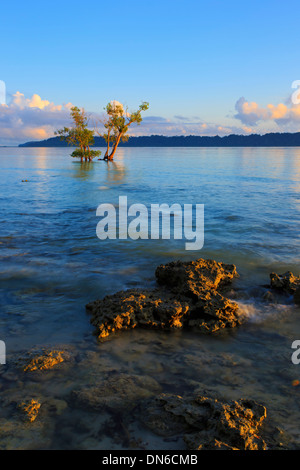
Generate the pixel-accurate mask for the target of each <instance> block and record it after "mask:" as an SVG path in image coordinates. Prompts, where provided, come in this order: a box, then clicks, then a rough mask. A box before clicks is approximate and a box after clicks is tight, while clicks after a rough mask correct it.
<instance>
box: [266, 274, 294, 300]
mask: <svg viewBox="0 0 300 470" xmlns="http://www.w3.org/2000/svg"><path fill="white" fill-rule="evenodd" d="M270 279H271V287H272V289H275V290H277V291H280V292H283V293H285V294H289V295H291V294H292V295H293V294H295V292H296V291H297V290H298V289H300V276H298V277H297V276H294V274H293V273H292V272H290V271H287V272H286V273H284V274H276V273H271V274H270Z"/></svg>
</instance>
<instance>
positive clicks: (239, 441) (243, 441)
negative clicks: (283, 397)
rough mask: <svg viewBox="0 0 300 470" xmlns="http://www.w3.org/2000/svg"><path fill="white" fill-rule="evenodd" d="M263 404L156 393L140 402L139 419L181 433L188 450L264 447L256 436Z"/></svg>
mask: <svg viewBox="0 0 300 470" xmlns="http://www.w3.org/2000/svg"><path fill="white" fill-rule="evenodd" d="M266 416H267V413H266V408H265V407H264V406H262V405H259V404H258V403H256V402H255V401H254V400H243V399H241V400H238V401H232V402H229V403H224V402H222V401H219V400H217V399H213V398H207V397H203V396H200V395H199V396H196V397H186V398H182V397H180V396H176V395H164V394H163V395H160V396H159V397H156V398H155V399H152V400H150V401H149V402H148V403H147V404H143V410H142V411H141V421H142V422H143V424H144V425H146V426H147V427H148V428H150V429H151V430H152V431H153V432H154V433H156V434H158V435H160V436H164V437H171V436H178V435H182V436H183V439H184V441H185V443H186V445H187V448H188V449H190V450H200V449H203V450H204V449H216V450H217V449H229V450H264V449H266V448H267V445H266V443H265V441H264V440H263V439H262V437H261V436H259V432H260V428H261V425H262V423H263V421H264V419H265V418H266Z"/></svg>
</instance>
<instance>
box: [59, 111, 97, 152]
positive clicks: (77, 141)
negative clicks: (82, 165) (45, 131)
mask: <svg viewBox="0 0 300 470" xmlns="http://www.w3.org/2000/svg"><path fill="white" fill-rule="evenodd" d="M70 117H71V119H72V121H73V127H64V128H62V129H59V130H57V131H56V132H55V135H59V136H60V138H61V139H62V140H65V141H66V142H67V143H68V144H69V145H71V146H74V147H79V148H78V149H76V150H75V151H74V152H73V153H72V155H71V156H72V157H80V158H81V160H83V158H84V159H85V160H92V159H93V158H94V157H95V156H98V155H100V154H101V152H100V151H95V150H90V146H91V145H93V144H94V135H93V131H92V130H90V129H88V123H89V119H88V116H87V115H86V113H85V111H84V109H79V108H78V107H77V106H73V108H71V111H70Z"/></svg>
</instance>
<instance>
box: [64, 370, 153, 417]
mask: <svg viewBox="0 0 300 470" xmlns="http://www.w3.org/2000/svg"><path fill="white" fill-rule="evenodd" d="M160 391H161V389H160V386H159V384H158V383H157V382H156V381H155V380H154V379H152V378H151V377H148V376H142V375H141V376H140V375H128V374H118V375H116V376H111V377H108V378H106V379H105V380H103V381H102V382H101V383H100V384H98V385H95V386H91V387H85V388H83V389H81V390H74V391H73V392H72V394H71V398H72V400H73V402H74V403H75V405H77V406H80V407H83V408H85V409H86V408H88V409H92V410H103V409H110V410H112V411H121V410H130V409H132V408H134V407H136V406H137V404H138V402H139V401H140V400H142V399H146V398H149V397H151V396H153V395H154V394H157V393H158V392H160Z"/></svg>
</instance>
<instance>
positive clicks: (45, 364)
mask: <svg viewBox="0 0 300 470" xmlns="http://www.w3.org/2000/svg"><path fill="white" fill-rule="evenodd" d="M66 356H67V354H66V353H65V352H64V351H56V350H53V351H51V350H45V351H42V352H41V353H40V354H36V355H33V357H29V359H28V361H27V363H25V365H24V366H23V370H24V372H33V371H36V370H48V369H52V368H53V367H54V366H56V365H57V364H60V363H61V362H64V360H65V358H66Z"/></svg>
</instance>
